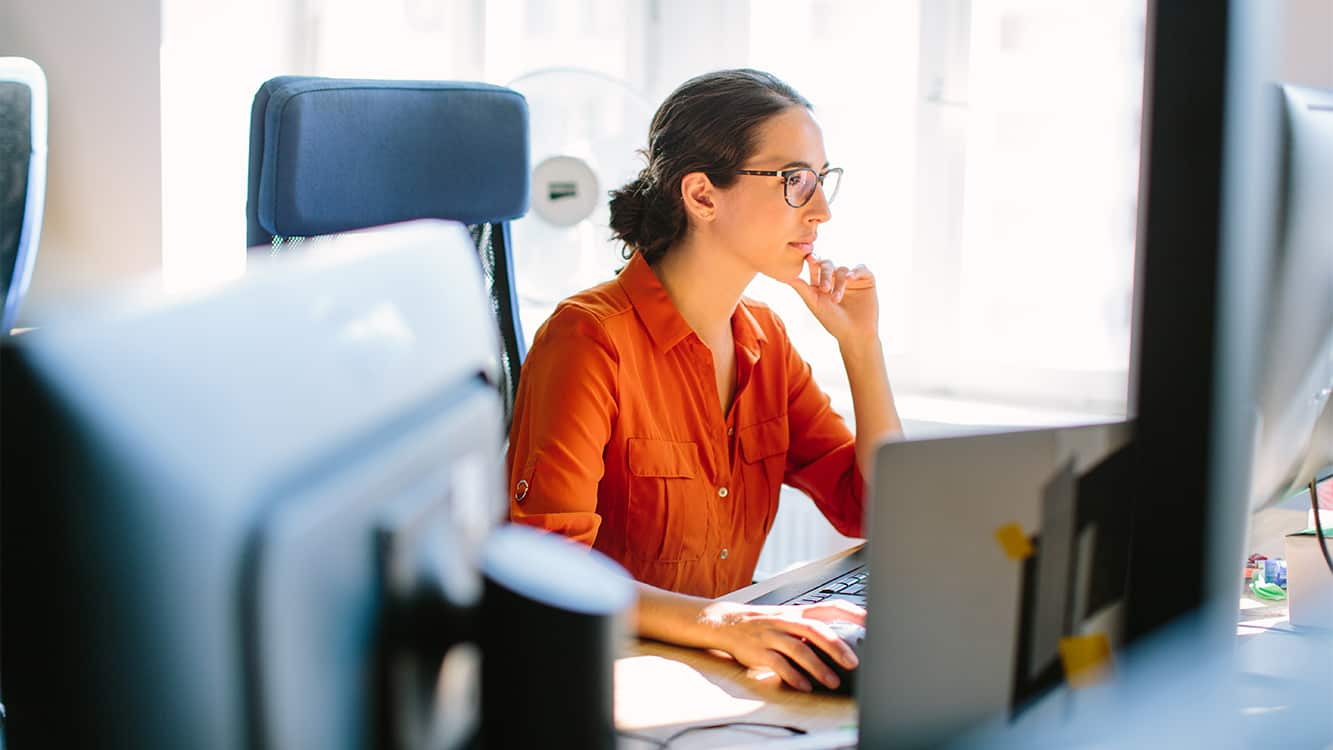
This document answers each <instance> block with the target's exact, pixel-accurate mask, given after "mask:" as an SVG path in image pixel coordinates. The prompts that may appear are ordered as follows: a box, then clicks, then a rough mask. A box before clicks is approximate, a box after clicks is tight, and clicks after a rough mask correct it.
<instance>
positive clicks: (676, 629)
mask: <svg viewBox="0 0 1333 750" xmlns="http://www.w3.org/2000/svg"><path fill="white" fill-rule="evenodd" d="M638 587H639V602H638V605H637V606H636V607H635V619H636V622H635V630H636V632H637V633H638V635H639V637H641V638H652V639H653V640H658V641H664V642H666V643H675V644H678V645H681V646H691V647H695V648H713V647H715V646H716V645H717V644H716V643H714V642H713V641H714V639H713V638H712V637H711V635H712V631H713V630H714V628H712V627H710V626H709V625H707V624H706V623H705V622H704V619H703V615H704V610H705V608H706V607H707V606H708V605H709V604H710V603H712V602H711V600H709V599H703V598H700V597H697V596H687V595H685V594H677V593H675V592H673V591H667V590H665V589H659V588H657V587H656V586H649V585H648V584H646V583H639V584H638Z"/></svg>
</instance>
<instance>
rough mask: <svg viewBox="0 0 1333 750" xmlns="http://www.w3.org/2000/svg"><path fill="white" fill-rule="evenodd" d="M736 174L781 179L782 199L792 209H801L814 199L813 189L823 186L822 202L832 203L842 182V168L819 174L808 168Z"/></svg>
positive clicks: (740, 171) (741, 171) (757, 170)
mask: <svg viewBox="0 0 1333 750" xmlns="http://www.w3.org/2000/svg"><path fill="white" fill-rule="evenodd" d="M736 174H752V175H758V176H760V177H781V178H782V197H783V198H785V199H786V200H787V205H788V206H791V207H792V208H801V207H803V206H804V205H805V204H807V203H809V202H810V199H811V198H813V197H815V187H816V186H819V185H823V186H824V200H825V201H827V202H828V203H832V202H833V199H834V198H836V197H837V196H838V185H839V184H840V183H841V182H842V167H834V168H832V169H826V170H824V173H823V174H819V173H818V172H816V171H815V170H813V169H811V168H810V167H794V168H792V169H777V170H773V169H738V170H736Z"/></svg>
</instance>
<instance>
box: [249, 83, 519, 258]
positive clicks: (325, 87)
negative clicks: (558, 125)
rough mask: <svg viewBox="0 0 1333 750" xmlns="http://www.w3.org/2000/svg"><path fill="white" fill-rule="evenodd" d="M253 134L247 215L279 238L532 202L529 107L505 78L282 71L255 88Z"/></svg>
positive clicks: (495, 217)
mask: <svg viewBox="0 0 1333 750" xmlns="http://www.w3.org/2000/svg"><path fill="white" fill-rule="evenodd" d="M261 121H262V125H261ZM261 126H262V128H263V132H262V134H261V133H259V132H258V131H259V128H260V127H261ZM255 137H262V139H263V141H262V144H263V147H262V149H258V148H256V145H257V144H256V143H254V142H252V144H251V165H250V169H251V187H250V200H251V201H253V202H255V204H256V208H257V210H255V209H251V210H250V212H249V213H250V214H251V221H252V224H253V222H254V221H255V220H257V221H258V224H259V225H260V226H261V227H262V228H263V230H264V231H265V232H267V233H268V234H270V235H276V236H280V237H295V236H312V235H320V234H332V233H335V232H342V231H347V230H352V229H360V228H364V227H369V226H376V225H380V224H391V223H393V222H398V221H406V220H409V219H423V218H436V219H453V220H455V221H461V222H463V223H465V224H481V223H489V222H502V221H509V220H512V219H517V218H518V217H520V216H522V215H523V214H524V213H526V212H527V210H528V188H529V169H528V105H527V101H526V100H525V99H524V98H523V96H522V95H521V94H519V93H518V92H516V91H512V90H510V89H506V88H502V87H499V86H491V85H489V84H484V83H460V82H455V81H376V80H348V79H334V78H313V77H306V76H283V77H280V78H274V79H272V80H270V81H268V82H267V83H265V84H264V85H263V87H262V88H261V89H260V90H259V93H258V94H256V96H255V103H254V112H253V115H252V123H251V138H252V139H254V138H255ZM256 161H259V162H260V163H259V164H256V163H255V162H256ZM256 166H258V167H259V170H258V171H259V179H258V185H257V186H256V185H255V184H254V183H255V182H256V180H255V179H254V172H255V168H256ZM253 229H254V227H253V226H252V230H253ZM252 234H253V232H252ZM252 244H253V238H252Z"/></svg>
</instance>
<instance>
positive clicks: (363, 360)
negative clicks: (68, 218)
mask: <svg viewBox="0 0 1333 750" xmlns="http://www.w3.org/2000/svg"><path fill="white" fill-rule="evenodd" d="M311 244H313V245H314V247H312V248H311V249H310V250H308V251H306V252H304V253H298V254H294V255H292V256H288V257H281V258H275V259H273V260H272V261H271V262H269V263H266V264H261V267H259V268H254V269H252V270H251V272H250V273H248V274H247V275H246V276H245V277H244V278H243V279H241V280H239V281H237V282H234V283H230V284H227V285H224V286H221V287H218V288H215V289H212V290H209V291H204V292H198V293H194V294H192V295H191V296H187V297H178V298H174V299H163V298H160V297H153V298H150V299H133V300H127V301H124V303H123V304H110V305H103V306H98V307H96V308H94V309H92V310H88V311H86V312H85V313H84V314H78V315H74V316H72V317H68V319H66V320H63V321H56V322H52V323H50V324H48V325H44V326H43V327H42V328H41V329H39V330H37V331H34V332H31V333H28V334H25V335H22V336H17V337H13V339H11V340H10V341H7V342H5V346H4V349H3V367H4V372H3V375H4V377H3V404H4V409H3V412H4V414H3V430H4V431H3V504H4V507H3V512H4V525H3V540H2V542H0V549H2V550H3V554H4V560H3V584H2V585H3V591H4V610H3V626H4V631H3V644H4V652H3V660H2V662H3V682H4V688H5V696H4V697H5V703H6V707H7V709H8V720H7V727H6V731H7V733H8V735H9V741H10V742H11V743H12V744H13V746H15V747H28V746H32V747H134V748H158V747H162V748H167V747H173V748H184V747H189V748H236V747H265V748H312V747H319V748H354V747H371V746H376V747H386V746H403V745H413V746H417V745H424V744H433V745H435V746H451V745H455V744H457V743H458V742H459V741H460V738H463V737H466V736H468V735H469V734H470V733H472V732H473V731H474V729H475V727H476V726H477V723H478V716H477V708H476V707H477V702H478V697H477V696H478V681H479V675H480V666H479V660H478V658H477V649H476V647H475V646H472V645H470V644H468V643H465V642H464V641H466V640H467V638H466V636H467V633H468V620H469V617H470V613H471V612H473V608H474V607H475V605H476V604H477V602H478V601H479V599H480V597H481V595H482V584H481V577H480V575H479V573H478V560H477V557H478V552H479V546H480V545H481V544H482V542H483V539H484V538H485V537H486V536H487V534H488V533H489V532H490V531H491V530H492V529H493V528H494V527H495V525H496V524H497V523H498V522H499V520H500V519H501V518H502V517H503V513H504V507H505V506H504V497H503V491H502V490H501V489H500V477H501V470H500V461H501V456H502V453H501V443H502V438H503V435H502V428H501V425H502V418H501V407H500V403H499V401H498V399H497V396H496V389H495V388H494V386H493V385H492V384H491V383H492V382H494V380H493V376H494V372H493V368H494V362H495V352H496V351H497V347H498V344H497V341H496V331H495V326H494V323H493V321H492V320H491V318H490V316H489V314H488V309H487V301H486V298H485V296H484V292H483V287H482V283H481V279H480V268H479V264H478V262H477V257H476V249H475V246H474V245H473V243H472V241H471V239H470V238H469V236H468V234H467V232H466V230H465V229H464V228H463V227H462V226H461V225H456V224H450V223H445V222H421V223H413V224H405V225H398V226H395V227H391V228H387V229H382V230H377V231H372V232H366V233H353V234H346V235H343V236H341V237H338V238H331V239H329V240H322V241H319V242H315V243H311ZM44 320H54V318H53V316H51V315H46V316H45V317H44ZM422 630H429V631H430V632H429V634H428V635H426V636H422V635H421V633H420V631H422ZM428 740H429V743H428Z"/></svg>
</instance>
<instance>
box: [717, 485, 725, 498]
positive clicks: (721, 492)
mask: <svg viewBox="0 0 1333 750" xmlns="http://www.w3.org/2000/svg"><path fill="white" fill-rule="evenodd" d="M717 496H718V497H726V496H727V488H726V487H718V488H717Z"/></svg>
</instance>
